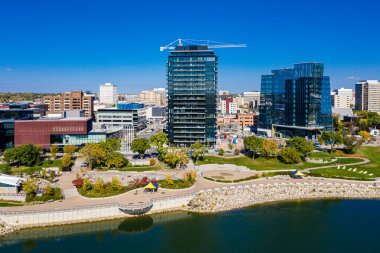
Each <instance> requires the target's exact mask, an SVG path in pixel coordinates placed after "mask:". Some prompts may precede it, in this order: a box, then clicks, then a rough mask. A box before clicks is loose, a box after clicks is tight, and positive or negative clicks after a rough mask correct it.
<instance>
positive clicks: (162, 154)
mask: <svg viewBox="0 0 380 253" xmlns="http://www.w3.org/2000/svg"><path fill="white" fill-rule="evenodd" d="M157 152H158V159H159V160H160V161H163V160H164V158H165V156H166V154H167V153H168V149H167V148H164V147H159V148H157Z"/></svg>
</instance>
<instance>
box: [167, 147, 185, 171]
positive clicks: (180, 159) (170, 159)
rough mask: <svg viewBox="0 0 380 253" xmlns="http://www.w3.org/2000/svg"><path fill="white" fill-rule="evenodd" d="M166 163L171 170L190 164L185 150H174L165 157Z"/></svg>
mask: <svg viewBox="0 0 380 253" xmlns="http://www.w3.org/2000/svg"><path fill="white" fill-rule="evenodd" d="M164 162H165V163H166V164H168V165H169V166H170V167H171V168H177V167H178V166H180V165H182V164H188V163H189V159H188V157H187V156H186V152H185V150H183V149H174V150H172V151H170V152H168V153H167V154H166V155H165V158H164Z"/></svg>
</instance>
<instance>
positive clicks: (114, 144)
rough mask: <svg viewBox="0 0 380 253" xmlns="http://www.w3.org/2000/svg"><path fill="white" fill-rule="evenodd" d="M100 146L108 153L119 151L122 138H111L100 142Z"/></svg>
mask: <svg viewBox="0 0 380 253" xmlns="http://www.w3.org/2000/svg"><path fill="white" fill-rule="evenodd" d="M99 145H100V147H101V148H102V149H103V150H104V152H106V153H107V154H110V153H113V152H116V151H119V150H120V148H121V140H119V139H115V138H109V139H107V140H105V141H102V142H100V143H99Z"/></svg>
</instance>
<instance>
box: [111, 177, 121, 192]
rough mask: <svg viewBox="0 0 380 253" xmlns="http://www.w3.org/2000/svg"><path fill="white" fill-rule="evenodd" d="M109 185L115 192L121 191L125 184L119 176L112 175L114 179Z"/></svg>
mask: <svg viewBox="0 0 380 253" xmlns="http://www.w3.org/2000/svg"><path fill="white" fill-rule="evenodd" d="M109 187H110V188H111V189H112V190H113V191H115V192H118V191H121V190H123V188H124V186H123V184H122V183H121V182H120V180H119V179H118V178H117V177H112V181H111V183H110V184H109Z"/></svg>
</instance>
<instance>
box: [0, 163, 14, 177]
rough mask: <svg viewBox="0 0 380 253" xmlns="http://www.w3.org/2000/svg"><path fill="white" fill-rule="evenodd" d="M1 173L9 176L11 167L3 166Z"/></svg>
mask: <svg viewBox="0 0 380 253" xmlns="http://www.w3.org/2000/svg"><path fill="white" fill-rule="evenodd" d="M1 173H3V174H8V175H11V174H12V167H11V166H10V165H9V164H4V166H3V167H2V168H1Z"/></svg>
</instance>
